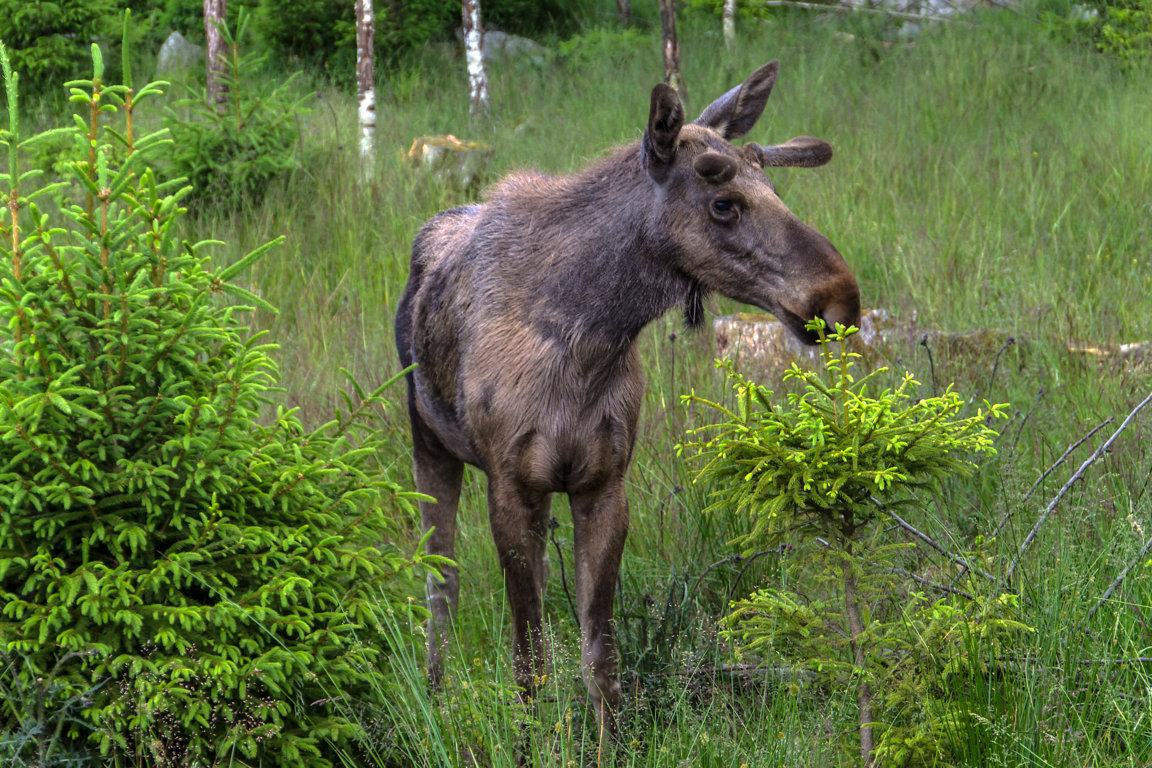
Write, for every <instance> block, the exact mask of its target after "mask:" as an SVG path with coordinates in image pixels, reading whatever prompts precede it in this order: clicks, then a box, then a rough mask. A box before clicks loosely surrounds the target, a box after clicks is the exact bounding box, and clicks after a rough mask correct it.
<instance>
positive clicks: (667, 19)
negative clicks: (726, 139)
mask: <svg viewBox="0 0 1152 768" xmlns="http://www.w3.org/2000/svg"><path fill="white" fill-rule="evenodd" d="M660 31H661V33H662V34H661V39H662V42H663V48H664V82H665V83H667V84H668V85H670V86H672V87H673V88H674V89H676V92H677V93H678V94H680V100H681V101H683V102H684V104H685V111H687V104H688V93H687V89H686V88H685V87H684V80H683V78H681V77H680V38H678V37H677V36H676V0H660Z"/></svg>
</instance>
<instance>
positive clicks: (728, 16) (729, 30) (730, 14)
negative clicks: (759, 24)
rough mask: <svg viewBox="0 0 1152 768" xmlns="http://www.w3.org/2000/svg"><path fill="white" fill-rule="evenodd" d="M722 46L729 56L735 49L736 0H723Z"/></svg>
mask: <svg viewBox="0 0 1152 768" xmlns="http://www.w3.org/2000/svg"><path fill="white" fill-rule="evenodd" d="M724 48H725V49H727V51H728V55H729V56H731V55H732V52H733V51H735V50H736V0H724Z"/></svg>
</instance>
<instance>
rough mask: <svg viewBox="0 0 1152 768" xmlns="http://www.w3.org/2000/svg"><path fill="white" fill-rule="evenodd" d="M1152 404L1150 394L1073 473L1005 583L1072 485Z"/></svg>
mask: <svg viewBox="0 0 1152 768" xmlns="http://www.w3.org/2000/svg"><path fill="white" fill-rule="evenodd" d="M1150 402H1152V394H1149V395H1148V397H1146V398H1144V399H1143V400H1141V401H1140V404H1139V405H1137V406H1136V407H1135V408H1133V409H1132V412H1131V413H1129V414H1128V418H1126V419H1124V422H1123V423H1122V424H1121V425H1120V426H1119V427H1117V429H1116V431H1115V432H1113V433H1112V436H1111V437H1109V438H1108V439H1107V440H1106V441H1104V444H1103V445H1101V446H1100V447H1099V448H1097V449H1096V450H1095V452H1093V454H1092V455H1091V456H1089V457H1088V458H1087V459H1085V460H1084V463H1083V464H1081V465H1080V468H1079V469H1077V470H1076V472H1075V473H1073V475H1072V477H1070V478H1069V479H1068V482H1066V483H1064V487H1063V488H1061V489H1060V491H1059V493H1057V494H1056V496H1055V498H1053V499H1052V501H1051V503H1049V504H1048V507H1047V508H1046V509H1045V510H1044V512H1043V514H1041V515H1040V519H1039V520H1037V521H1036V524H1035V525H1033V526H1032V530H1030V531H1028V535H1027V536H1025V537H1024V543H1023V544H1021V545H1020V551H1019V552H1018V553H1016V557H1015V558H1013V560H1012V564H1011V565H1009V566H1008V572H1007V573H1006V574H1005V575H1004V583H1008V582H1010V581H1011V580H1012V574H1013V573H1015V572H1016V566H1017V565H1019V564H1020V559H1021V558H1022V557H1024V553H1025V552H1026V551H1028V547H1030V546H1032V542H1033V541H1035V540H1036V536H1037V534H1039V532H1040V526H1042V525H1044V522H1045V521H1046V520H1047V519H1048V517H1049V516H1050V515H1051V514H1052V512H1054V511H1055V509H1056V505H1057V504H1059V503H1060V500H1061V499H1062V498H1064V494H1066V493H1068V491H1069V489H1071V488H1072V485H1073V484H1074V483H1075V482H1076V481H1077V480H1079V479H1080V478H1081V477H1082V476H1083V474H1084V473H1085V472H1086V471H1087V470H1088V467H1090V466H1092V465H1093V464H1094V463H1096V460H1097V459H1099V458H1100V457H1101V456H1103V455H1104V454H1105V453H1106V452H1107V451H1108V449H1109V448H1110V447H1111V446H1112V443H1113V442H1115V440H1116V438H1117V437H1119V436H1120V435H1121V433H1123V432H1124V430H1125V429H1127V428H1128V425H1129V424H1131V423H1132V420H1133V419H1134V418H1136V414H1138V413H1139V412H1140V411H1141V409H1143V408H1144V406H1146V405H1148V403H1150Z"/></svg>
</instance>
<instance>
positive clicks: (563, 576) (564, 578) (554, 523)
mask: <svg viewBox="0 0 1152 768" xmlns="http://www.w3.org/2000/svg"><path fill="white" fill-rule="evenodd" d="M559 527H560V521H559V520H557V519H556V518H555V517H553V518H552V519H550V520H549V521H548V528H549V533H550V534H551V537H552V546H554V547H556V559H557V560H559V561H560V585H561V586H562V587H564V597H566V598H568V610H569V611H571V612H572V620H573V621H575V622H576V631H577V632H579V631H580V614H578V613H577V612H576V606H575V605H574V604H573V603H572V593H570V592H569V591H568V574H567V573H565V572H564V551H563V550H562V549H560V542H558V541H557V540H556V529H557V528H559Z"/></svg>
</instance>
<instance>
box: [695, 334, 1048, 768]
mask: <svg viewBox="0 0 1152 768" xmlns="http://www.w3.org/2000/svg"><path fill="white" fill-rule="evenodd" d="M809 328H811V329H813V330H816V331H818V332H819V333H820V335H821V343H822V345H823V352H822V353H823V363H824V365H823V370H821V371H808V370H805V369H803V368H801V367H800V366H799V365H798V364H796V363H793V364H792V367H791V369H790V370H789V371H787V372H786V373H785V378H786V379H792V380H795V381H796V382H797V383H798V384H799V385H800V387H799V390H798V391H796V392H790V393H789V394H788V397H787V400H788V405H787V406H786V407H785V406H781V405H778V404H776V403H775V402H774V401H773V396H772V393H771V392H769V391H767V390H765V389H764V388H763V387H761V386H759V385H758V384H755V383H754V382H752V381H749V380H748V379H747V378H745V377H744V376H742V375H740V374H739V373H737V372H736V371H734V370H733V369H732V367H731V363H728V362H723V363H720V365H721V366H722V367H723V368H725V369H726V370H727V371H728V376H729V379H730V380H731V382H732V384H733V387H734V389H735V390H736V395H737V396H736V399H737V407H736V410H732V409H729V408H727V407H725V406H723V405H720V404H719V403H716V402H712V401H709V400H705V399H703V398H700V397H697V396H695V395H690V396H688V397H687V398H685V399H686V400H687V401H688V402H691V403H698V404H702V405H705V406H708V407H710V408H712V409H714V410H717V411H719V412H720V413H721V414H722V415H723V420H722V421H721V422H720V423H718V424H714V425H710V426H706V427H698V428H696V429H694V430H691V432H690V434H692V435H702V434H707V435H711V437H709V438H708V439H705V440H697V441H696V442H690V443H687V444H686V445H685V446H683V447H684V448H689V449H693V450H694V451H695V452H696V453H697V454H698V456H699V457H700V458H701V459H703V460H704V461H705V462H706V463H705V464H704V467H703V468H702V469H701V470H700V471H699V472H698V480H710V481H712V482H713V483H714V484H715V486H716V488H717V490H716V491H715V493H714V502H713V504H712V509H716V508H725V509H730V510H735V511H736V512H737V513H741V514H744V515H746V516H748V517H749V518H751V521H752V526H751V531H750V532H749V533H747V534H745V535H743V536H741V537H739V539H738V542H739V543H740V544H741V545H743V546H744V548H745V552H746V553H750V552H752V551H753V550H756V549H768V548H777V547H780V546H781V544H783V545H784V546H785V547H786V548H788V547H792V545H793V542H795V544H796V554H795V555H792V556H790V557H789V558H787V565H786V567H785V581H786V583H788V584H789V585H791V584H795V585H796V586H795V587H791V588H790V587H779V588H776V587H771V588H764V589H761V590H758V591H757V592H756V593H754V594H753V595H752V596H750V597H749V598H747V599H745V600H741V601H738V602H736V603H734V604H733V610H732V612H731V613H730V614H729V616H728V617H727V618H726V619H725V625H726V632H727V636H728V637H729V638H730V639H732V640H734V641H736V642H737V643H738V644H739V645H741V646H742V648H743V650H744V651H745V652H749V651H756V652H761V653H762V652H769V653H779V654H782V655H784V656H786V657H788V658H790V659H794V660H796V661H798V662H799V666H800V668H801V669H803V670H806V671H809V672H813V673H816V675H817V676H818V678H819V679H820V680H821V681H822V682H823V683H824V684H825V685H827V686H828V687H829V688H830V689H832V690H845V689H856V690H857V691H858V694H857V695H858V707H859V719H860V730H861V734H862V736H861V739H862V747H861V750H862V752H864V753H870V755H871V758H869V757H865V760H864V762H865V764H870V762H869V760H870V759H878V760H881V761H883V762H884V764H889V765H935V764H939V761H941V760H948V759H950V758H951V756H952V755H951V751H950V749H949V746H948V740H949V738H950V734H952V733H954V732H956V731H957V730H958V729H957V723H959V722H961V721H964V720H965V719H966V716H967V715H966V713H967V709H966V708H965V706H964V703H963V702H962V703H961V704H960V705H954V704H953V703H952V701H953V698H951V697H950V696H949V694H950V693H952V692H954V689H955V688H956V687H960V688H962V689H964V690H967V688H968V687H969V686H970V685H971V684H972V682H971V681H972V678H981V677H985V676H987V675H988V674H989V670H988V669H987V668H986V666H985V665H986V664H987V663H988V662H989V655H991V660H992V662H993V663H994V662H995V653H994V649H996V648H998V647H1000V646H999V645H998V643H999V642H1003V641H1005V640H1010V639H1012V638H1013V637H1014V635H1015V634H1017V633H1019V632H1020V631H1022V630H1025V629H1026V627H1024V625H1022V624H1020V623H1019V622H1018V621H1015V620H1014V619H1013V617H1012V616H1013V614H1014V613H1015V608H1016V605H1015V602H1014V599H1015V598H1014V597H1013V596H1010V595H986V594H984V593H983V592H981V591H980V590H981V589H984V588H985V587H984V585H983V584H979V583H976V581H977V580H976V577H974V576H972V574H971V570H972V568H971V567H968V568H966V573H967V579H966V585H967V587H968V590H970V591H968V592H964V591H962V590H956V589H955V588H949V589H948V590H946V593H947V597H946V599H942V600H938V601H935V602H932V601H929V600H928V599H927V598H926V597H925V596H924V595H923V594H922V593H913V594H912V595H910V596H909V598H908V599H907V600H906V601H900V600H897V599H896V596H897V595H900V594H901V593H902V592H905V593H907V592H908V587H907V584H908V582H909V581H910V580H915V581H916V583H917V584H918V585H919V584H923V583H928V582H927V580H926V579H924V578H923V577H916V576H913V575H912V574H911V572H910V571H908V570H905V568H903V567H899V566H902V565H903V563H902V562H901V560H900V557H901V555H902V554H903V553H904V551H905V550H907V549H909V548H911V546H912V545H910V544H906V543H889V542H886V541H885V540H884V530H883V526H881V525H878V524H876V523H877V522H878V521H879V522H884V523H893V522H895V523H897V524H900V523H902V522H903V521H902V519H898V518H897V517H896V510H897V509H901V510H903V509H912V510H916V509H917V508H922V507H924V505H925V500H924V494H925V493H926V492H930V491H932V490H934V489H938V488H940V487H941V485H942V484H943V483H944V482H945V480H947V479H948V478H950V477H954V476H957V475H964V474H968V473H970V472H971V470H972V468H973V466H974V465H973V464H972V463H971V461H970V460H969V459H968V458H967V456H969V455H972V454H981V453H984V454H990V453H993V452H994V448H993V438H994V437H995V435H996V433H995V432H993V431H992V430H991V429H990V428H989V427H988V426H987V425H988V423H989V422H990V421H991V420H992V419H994V418H996V417H998V416H1002V415H1003V411H1004V409H1005V408H1006V406H1003V405H995V406H990V405H988V404H987V403H985V406H986V408H987V411H986V412H985V411H984V410H979V411H978V412H977V413H976V414H975V415H972V416H963V415H962V413H963V411H965V410H966V408H967V404H966V403H965V402H964V400H963V399H962V398H961V397H960V396H959V395H958V394H956V393H955V392H953V391H952V389H951V388H949V389H948V390H947V391H945V392H944V393H943V394H942V395H939V396H935V397H928V398H920V397H919V391H918V387H919V385H918V383H917V382H916V381H915V380H914V379H913V378H912V376H911V374H906V375H905V376H904V378H903V380H902V381H901V383H900V384H899V386H898V387H897V388H895V389H882V390H880V391H878V392H876V393H875V394H873V392H871V391H870V387H871V386H872V384H873V382H875V381H876V380H877V378H878V377H879V376H881V375H882V374H884V373H885V372H886V370H887V369H885V368H880V369H878V370H876V371H874V372H872V373H870V374H868V375H866V376H863V377H861V378H860V379H857V378H855V377H854V376H853V374H852V368H853V367H854V364H855V363H854V358H858V357H859V355H857V354H856V353H852V352H849V351H848V349H847V339H848V336H849V335H850V334H852V333H854V332H855V331H856V329H855V328H844V327H843V326H839V325H838V326H837V329H836V332H835V333H833V334H832V335H831V336H830V337H828V338H827V339H825V338H824V336H823V333H824V327H823V323H822V322H821V321H819V320H817V321H815V322H814V323H812V324H810V326H809ZM833 343H836V344H838V346H839V354H838V355H837V354H834V353H833V352H832V350H831V346H832V344H833ZM893 527H899V525H896V526H893ZM957 594H963V595H964V596H965V598H966V602H964V603H958V602H957V597H956V595H957ZM973 648H978V649H979V652H978V653H975V654H973V653H972V650H973ZM893 668H895V671H894V669H893ZM873 730H875V731H877V732H878V737H879V738H878V740H877V741H875V742H874V743H873V741H872V731H873ZM866 732H867V735H865V733H866Z"/></svg>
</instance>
